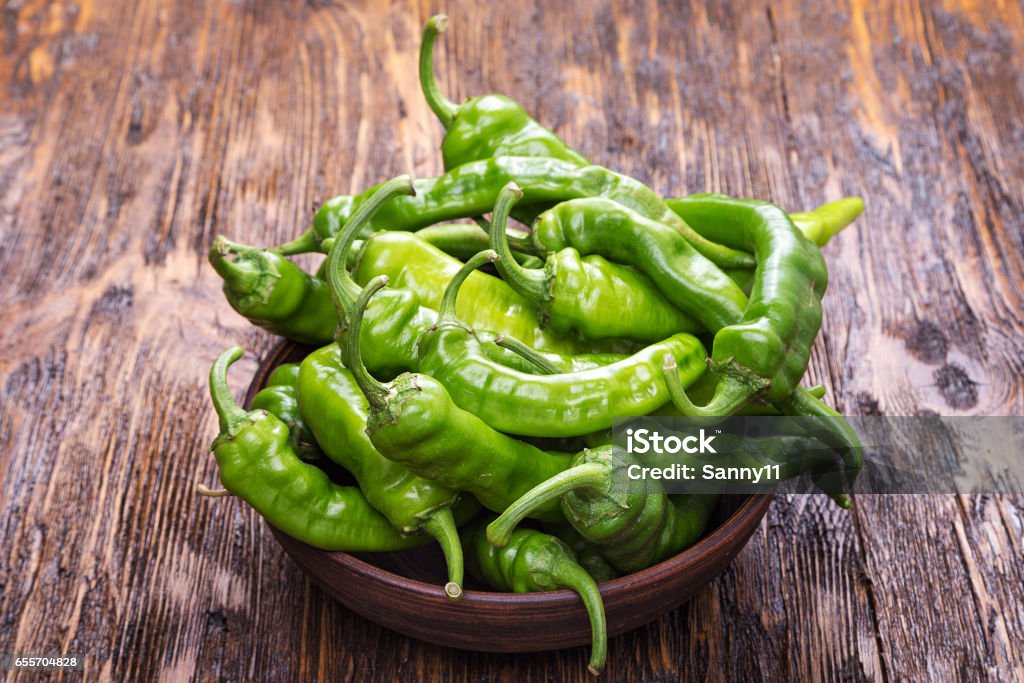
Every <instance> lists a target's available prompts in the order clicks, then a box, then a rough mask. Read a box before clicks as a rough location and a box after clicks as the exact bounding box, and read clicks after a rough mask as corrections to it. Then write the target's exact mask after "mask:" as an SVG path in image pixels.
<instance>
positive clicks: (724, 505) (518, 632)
mask: <svg viewBox="0 0 1024 683" xmlns="http://www.w3.org/2000/svg"><path fill="white" fill-rule="evenodd" d="M310 350H311V349H309V348H307V347H301V346H298V345H295V344H292V343H290V342H283V343H281V344H280V345H278V346H277V347H276V348H275V349H274V350H273V351H271V352H270V354H269V355H268V356H267V358H266V359H265V360H264V361H263V363H262V364H261V365H260V367H259V369H258V370H257V372H256V376H255V378H253V381H252V385H251V386H250V387H249V391H248V394H247V395H246V405H248V404H249V402H250V401H251V400H252V397H253V396H255V394H256V392H257V391H259V390H260V389H261V388H262V387H263V386H264V384H265V382H266V380H267V377H268V376H269V375H270V373H271V372H272V371H273V370H274V368H276V367H277V366H278V365H281V364H282V363H287V362H292V361H298V360H300V359H301V358H302V357H303V356H305V354H306V353H308V352H309V351H310ZM330 474H331V475H332V476H337V477H344V476H345V475H344V474H343V473H338V472H333V471H332V472H330ZM770 504H771V496H725V497H723V498H722V500H720V501H719V504H718V509H717V510H716V512H715V515H714V517H713V519H712V521H711V524H710V525H709V528H708V531H707V533H706V535H705V536H704V538H703V539H701V540H700V541H699V542H698V543H697V544H696V545H694V546H693V547H691V548H689V549H687V550H685V551H683V552H682V553H679V554H678V555H676V556H675V557H672V558H670V559H668V560H666V561H664V562H662V563H661V564H658V565H655V566H653V567H650V568H648V569H645V570H643V571H641V572H637V573H635V574H630V575H629V576H624V577H622V578H619V579H615V580H613V581H607V582H605V583H602V584H601V585H600V588H601V595H602V597H603V598H604V605H605V611H606V614H607V620H608V635H609V636H615V635H618V634H620V633H624V632H626V631H629V630H631V629H634V628H637V627H639V626H642V625H643V624H646V623H647V622H649V621H652V620H654V619H656V618H657V617H659V616H660V615H662V614H664V613H666V612H668V611H670V610H673V609H675V608H676V607H678V606H679V605H681V604H683V603H684V602H686V601H687V600H689V599H690V598H691V597H693V595H694V594H695V593H697V591H699V590H700V589H701V588H703V587H704V586H705V585H707V584H708V583H710V582H711V580H712V579H714V578H715V577H716V576H718V575H719V574H720V573H722V571H723V570H724V569H725V568H726V566H727V565H728V564H729V563H730V562H732V560H733V558H735V557H736V555H737V554H738V553H739V551H740V550H741V549H742V548H743V546H744V545H745V544H746V542H747V540H748V539H749V538H750V536H751V534H753V532H754V530H755V529H756V528H757V527H758V524H760V522H761V519H762V518H763V517H764V515H765V513H766V512H767V511H768V506H769V505H770ZM270 528H271V531H272V532H273V533H274V536H275V537H276V538H277V540H278V542H279V543H280V544H281V546H282V547H283V548H284V550H285V552H286V553H288V554H289V555H290V556H291V557H292V559H293V560H294V561H295V562H296V563H298V565H299V566H300V567H302V569H303V571H305V572H306V573H307V574H308V575H309V577H310V578H311V579H312V580H313V582H314V583H316V584H317V585H319V586H320V587H321V588H322V589H323V590H324V592H325V593H327V594H328V595H329V596H331V597H332V598H334V599H335V600H337V601H338V602H340V603H341V604H343V605H345V606H346V607H347V608H349V609H351V610H352V611H353V612H356V613H357V614H360V615H362V616H364V617H366V618H367V619H369V620H371V621H374V622H376V623H378V624H381V625H383V626H386V627H387V628H390V629H392V630H394V631H397V632H399V633H401V634H404V635H406V636H410V637H413V638H418V639H420V640H425V641H427V642H430V643H437V644H439V645H446V646H448V647H458V648H462V649H466V650H480V651H486V652H536V651H540V650H554V649H558V648H565V647H576V646H581V645H588V644H589V643H590V624H589V621H588V620H587V614H586V612H585V611H584V609H583V605H582V603H581V602H580V600H579V598H578V597H577V596H576V594H575V593H573V592H571V591H568V590H560V591H552V592H548V593H530V594H516V593H496V592H493V591H490V590H488V589H487V588H486V587H485V586H483V585H481V584H478V583H475V582H474V581H473V580H472V579H471V577H469V576H467V577H466V583H465V589H466V590H465V594H464V596H463V598H462V600H460V601H459V602H457V603H452V602H449V601H448V600H447V599H446V598H445V596H444V592H443V590H442V588H441V587H442V586H443V585H444V582H445V569H444V562H443V558H442V556H441V552H440V550H438V549H437V547H436V544H434V545H429V546H426V547H423V548H417V549H415V550H405V551H402V552H396V553H361V554H350V553H340V552H325V551H323V550H318V549H317V548H313V547H312V546H308V545H306V544H305V543H301V542H300V541H296V540H295V539H293V538H291V537H289V536H288V535H286V534H284V533H282V532H280V531H278V530H277V529H274V528H273V527H270Z"/></svg>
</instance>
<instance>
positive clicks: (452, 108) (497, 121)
mask: <svg viewBox="0 0 1024 683" xmlns="http://www.w3.org/2000/svg"><path fill="white" fill-rule="evenodd" d="M446 26H447V19H446V18H444V16H443V15H439V16H435V17H433V18H432V19H430V21H428V22H427V25H426V27H425V28H424V30H423V42H422V43H421V44H420V86H421V88H422V90H423V96H424V97H425V98H426V100H427V104H429V105H430V108H431V109H432V110H433V111H434V114H435V115H437V117H438V119H439V120H440V121H441V124H442V125H443V126H444V127H445V131H446V132H445V137H444V141H443V142H442V143H441V155H442V157H443V158H444V167H445V170H450V169H453V168H456V167H459V166H463V165H465V164H469V163H471V162H476V161H480V160H483V159H490V158H494V157H499V156H524V157H538V158H546V159H557V160H559V161H564V162H565V163H567V164H571V165H574V166H577V167H581V166H587V165H588V164H590V162H589V161H587V159H586V158H585V157H584V156H582V155H581V154H580V153H579V152H577V151H576V150H574V149H572V148H570V147H569V146H568V145H567V144H566V143H565V142H564V141H563V140H561V139H560V138H559V137H558V136H557V135H555V134H554V133H553V132H551V131H550V130H548V129H547V128H545V127H544V126H542V125H540V124H539V123H538V122H537V121H536V120H534V119H533V118H531V117H530V116H528V115H527V114H526V112H525V111H523V108H522V107H521V106H519V104H518V103H517V102H516V101H515V100H512V99H511V98H508V97H505V96H503V95H484V96H483V97H471V98H469V99H468V100H466V102H464V103H463V104H462V105H461V106H459V105H456V104H455V103H453V102H451V101H450V100H448V99H447V98H446V97H445V96H444V95H442V94H441V92H440V89H439V88H438V86H437V81H436V80H435V78H434V69H433V59H434V43H435V42H436V40H437V36H438V35H440V34H441V33H442V32H443V31H444V29H445V27H446ZM608 173H610V171H608ZM512 180H516V179H515V178H512ZM522 184H523V183H522V182H520V185H522ZM502 185H504V183H502ZM633 185H634V187H635V188H636V191H637V194H638V195H639V194H641V188H642V193H645V194H647V195H649V197H648V199H647V200H645V203H646V206H645V208H646V209H647V210H655V211H656V213H655V214H654V215H651V216H650V218H654V219H656V220H660V221H662V222H665V223H667V224H669V225H671V226H672V227H673V228H675V229H676V230H678V231H679V232H680V234H682V235H683V237H685V238H686V241H687V242H689V243H690V244H692V245H693V247H694V249H696V250H697V251H698V252H700V253H701V254H703V255H704V256H705V257H707V258H708V259H710V260H711V261H712V262H714V263H715V264H717V265H719V266H722V267H746V266H751V265H753V262H752V260H751V258H750V254H747V253H744V252H742V251H737V250H735V249H731V248H729V247H726V246H723V245H721V244H716V243H714V242H712V241H710V240H708V239H705V238H704V237H703V236H701V235H700V234H698V233H697V232H695V231H694V230H693V229H692V228H690V226H688V225H687V224H686V222H685V221H683V220H677V219H678V216H677V215H675V214H673V213H672V212H671V211H668V212H667V213H666V212H662V211H660V208H659V209H655V206H656V204H659V203H660V200H657V198H656V196H655V195H654V193H653V192H652V191H651V190H650V189H649V188H647V187H646V186H645V185H643V184H642V183H640V182H639V181H635V180H634V181H633ZM651 200H656V201H651ZM492 204H493V202H492ZM661 206H664V204H661ZM634 208H636V207H634ZM638 210H641V209H638ZM643 212H644V211H643V210H641V213H643Z"/></svg>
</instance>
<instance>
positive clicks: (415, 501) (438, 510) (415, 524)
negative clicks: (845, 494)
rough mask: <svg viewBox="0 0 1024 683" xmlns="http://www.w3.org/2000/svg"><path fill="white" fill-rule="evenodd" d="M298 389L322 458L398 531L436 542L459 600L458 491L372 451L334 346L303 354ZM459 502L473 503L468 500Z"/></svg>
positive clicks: (362, 408)
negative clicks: (348, 479) (345, 473)
mask: <svg viewBox="0 0 1024 683" xmlns="http://www.w3.org/2000/svg"><path fill="white" fill-rule="evenodd" d="M298 390H299V395H300V403H299V406H300V408H301V410H302V416H303V417H304V418H305V420H306V422H307V423H308V424H309V426H310V428H311V429H312V430H313V433H314V434H315V435H316V438H317V440H318V441H319V442H320V443H322V444H323V445H324V450H325V451H326V453H327V455H328V457H330V459H331V460H333V461H334V462H336V463H338V464H339V465H341V466H342V467H344V468H345V469H346V470H348V471H349V472H351V473H352V476H353V477H355V479H356V481H357V482H358V483H359V487H360V488H361V489H362V491H363V495H365V496H366V499H367V500H368V501H369V502H370V505H372V506H373V507H374V508H376V509H377V510H378V511H380V512H381V513H382V514H383V515H384V516H385V517H387V518H388V520H389V521H390V522H391V523H392V524H393V525H395V528H396V529H398V531H399V532H401V533H402V534H403V535H408V534H414V533H417V532H421V531H422V532H424V533H427V534H429V535H430V536H433V537H434V538H435V539H437V542H438V543H439V544H440V545H441V550H442V551H443V552H444V556H445V561H446V562H447V564H448V583H447V584H446V585H445V587H444V592H445V595H446V596H447V597H448V598H449V599H450V600H458V599H459V598H460V597H462V572H463V558H462V546H461V544H460V543H459V533H458V530H457V528H456V526H455V518H454V516H453V515H452V506H454V505H455V504H456V503H457V502H459V500H460V498H459V493H458V491H456V490H454V489H451V488H448V487H446V486H443V485H441V484H438V483H435V482H432V481H428V480H426V479H423V478H422V477H418V476H416V475H415V474H413V473H412V472H410V471H409V470H408V469H407V468H406V467H405V466H404V465H402V464H400V463H397V462H393V461H391V460H388V459H387V458H385V457H384V456H383V455H381V454H380V452H379V451H378V450H377V449H376V448H374V447H373V444H372V443H371V442H370V439H369V437H368V436H367V435H366V421H367V412H368V410H369V406H368V404H367V401H366V398H365V397H364V396H363V394H362V392H361V391H360V390H359V386H358V385H357V384H356V382H355V380H354V379H353V378H352V373H350V372H349V371H348V369H347V368H345V366H344V365H343V364H342V362H341V355H340V351H339V349H338V347H337V345H336V344H331V345H329V346H325V347H323V348H321V349H318V350H316V351H314V352H313V353H311V354H309V355H308V356H306V358H305V360H303V361H302V366H301V368H300V371H299V378H298ZM465 500H467V501H469V502H470V503H472V504H474V505H475V501H473V500H472V496H469V497H466V498H465ZM463 505H465V503H463Z"/></svg>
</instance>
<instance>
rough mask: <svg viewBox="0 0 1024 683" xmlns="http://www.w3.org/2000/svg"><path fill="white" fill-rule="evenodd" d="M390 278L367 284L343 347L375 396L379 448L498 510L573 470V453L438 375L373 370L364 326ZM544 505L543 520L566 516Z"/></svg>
mask: <svg viewBox="0 0 1024 683" xmlns="http://www.w3.org/2000/svg"><path fill="white" fill-rule="evenodd" d="M386 285H387V277H386V276H384V275H382V276H380V277H378V278H374V279H373V280H371V281H370V282H369V283H367V285H366V287H365V288H364V289H363V291H362V293H361V294H360V295H359V297H358V298H357V300H356V302H355V305H354V306H353V309H352V313H351V320H350V321H349V326H350V327H349V333H348V335H347V338H346V340H345V345H344V347H343V349H342V351H343V355H342V358H343V360H344V363H345V365H346V366H347V367H348V368H349V369H350V370H351V371H352V376H353V377H354V379H355V381H356V383H357V384H358V385H359V388H360V389H361V390H362V392H363V394H364V395H365V396H366V399H367V401H369V416H368V417H367V427H366V431H367V434H368V435H369V437H370V441H371V442H372V443H373V445H374V447H375V448H376V449H377V450H379V451H380V452H381V453H382V454H383V455H384V457H386V458H389V459H391V460H394V461H395V462H399V463H402V464H403V465H405V466H406V467H408V468H409V470H410V471H412V472H414V473H415V474H418V475H419V476H421V477H424V478H426V479H429V480H431V481H435V482H437V483H439V484H442V485H444V486H448V487H450V488H453V489H456V490H459V491H466V492H468V493H472V494H473V495H474V496H476V498H477V500H479V501H480V502H481V503H482V504H483V505H484V507H486V508H488V509H491V510H495V511H497V510H504V509H505V507H506V506H507V505H508V504H509V503H510V502H511V501H513V500H515V499H516V498H517V497H518V496H519V495H520V494H521V493H522V492H524V491H527V490H529V489H530V488H531V487H533V486H534V485H535V484H536V483H537V482H540V481H543V480H544V479H546V478H547V477H549V476H551V475H553V474H555V473H557V472H561V471H562V470H563V469H565V467H566V465H567V464H568V462H569V456H568V455H566V454H563V453H548V452H544V451H541V450H539V449H537V448H535V447H533V446H531V445H529V444H526V443H523V442H522V441H517V440H516V439H513V438H512V437H509V436H506V435H504V434H501V433H500V432H497V431H495V430H493V429H491V428H490V427H488V426H487V425H486V424H485V423H484V422H482V421H481V420H480V419H479V418H478V417H476V416H475V415H473V414H472V413H470V412H467V411H465V410H462V409H461V408H459V407H458V406H457V405H455V404H454V403H453V402H452V400H451V397H450V396H449V395H448V392H447V391H446V390H445V388H444V386H443V385H442V384H441V383H440V382H438V381H437V380H434V379H433V378H431V377H428V376H426V375H421V374H417V373H405V374H402V375H399V376H398V377H397V378H396V379H395V380H394V381H393V382H391V383H388V384H381V383H380V382H378V381H377V380H376V379H375V378H374V377H373V376H372V375H371V374H370V373H369V371H368V370H367V369H366V365H365V364H364V363H363V361H362V356H361V352H360V348H361V347H360V339H361V334H360V328H361V326H362V321H363V316H364V313H365V311H366V308H367V306H368V304H369V302H370V300H371V298H372V297H373V295H374V294H375V293H376V292H378V291H380V290H381V289H382V288H383V287H385V286H386ZM339 344H340V342H339ZM536 512H537V517H538V518H540V519H549V520H550V519H559V518H560V513H559V512H558V508H557V506H550V508H549V509H547V510H537V511H536Z"/></svg>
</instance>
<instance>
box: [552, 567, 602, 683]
mask: <svg viewBox="0 0 1024 683" xmlns="http://www.w3.org/2000/svg"><path fill="white" fill-rule="evenodd" d="M549 573H550V574H551V578H553V579H554V581H555V583H557V584H559V585H561V586H563V587H565V588H568V589H570V590H572V591H575V592H576V594H577V595H579V596H580V599H581V600H582V601H583V606H584V607H585V608H586V610H587V615H588V616H589V617H590V640H591V646H590V662H589V663H588V664H587V670H588V671H590V673H592V674H594V675H595V676H596V675H598V674H600V673H601V672H602V671H603V670H604V665H605V661H606V660H607V658H608V626H607V624H606V622H605V615H604V601H603V600H601V590H600V589H599V588H598V587H597V582H595V581H594V579H593V577H591V576H590V574H588V573H587V572H586V570H585V569H583V567H581V566H580V565H579V563H577V562H576V561H575V560H572V559H570V558H569V557H565V558H559V559H558V560H556V561H555V563H554V564H553V565H552V566H551V568H550V570H549Z"/></svg>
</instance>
